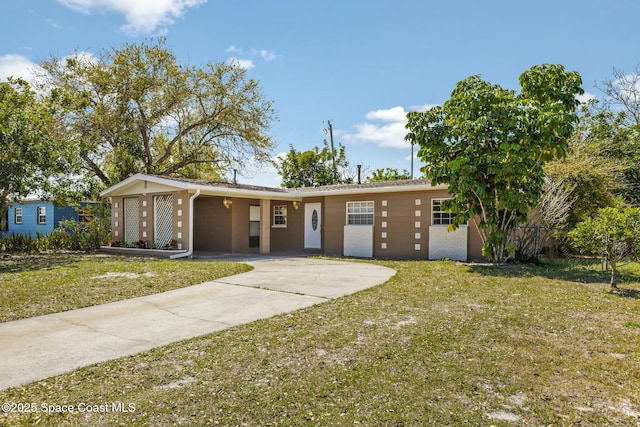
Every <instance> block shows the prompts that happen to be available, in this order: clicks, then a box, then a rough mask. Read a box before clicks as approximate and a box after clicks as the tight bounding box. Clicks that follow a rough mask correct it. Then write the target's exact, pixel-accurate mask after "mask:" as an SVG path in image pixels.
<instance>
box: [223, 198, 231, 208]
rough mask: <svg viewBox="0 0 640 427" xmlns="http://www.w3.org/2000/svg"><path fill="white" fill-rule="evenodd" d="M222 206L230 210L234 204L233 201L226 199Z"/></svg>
mask: <svg viewBox="0 0 640 427" xmlns="http://www.w3.org/2000/svg"><path fill="white" fill-rule="evenodd" d="M222 204H223V205H224V207H225V208H227V209H229V207H230V206H231V205H232V204H233V200H231V199H227V198H226V197H225V198H224V200H223V201H222Z"/></svg>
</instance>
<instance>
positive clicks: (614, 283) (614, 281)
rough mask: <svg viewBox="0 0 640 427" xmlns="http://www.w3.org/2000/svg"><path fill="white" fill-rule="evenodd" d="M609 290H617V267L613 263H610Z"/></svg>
mask: <svg viewBox="0 0 640 427" xmlns="http://www.w3.org/2000/svg"><path fill="white" fill-rule="evenodd" d="M609 262H611V261H609ZM611 289H618V266H617V265H616V263H615V262H611Z"/></svg>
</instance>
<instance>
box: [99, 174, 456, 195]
mask: <svg viewBox="0 0 640 427" xmlns="http://www.w3.org/2000/svg"><path fill="white" fill-rule="evenodd" d="M140 182H144V183H145V185H146V183H148V182H150V183H154V184H158V185H162V186H166V187H172V188H175V189H178V190H188V191H190V192H195V191H198V190H199V191H200V192H201V194H207V195H219V196H226V197H247V198H248V197H255V198H264V197H265V196H267V197H270V198H275V199H282V200H299V199H301V198H302V197H314V196H328V195H340V194H358V193H384V192H401V191H426V190H436V189H446V188H447V187H446V186H432V185H431V183H430V182H429V181H428V180H426V179H415V180H397V181H376V182H367V183H362V184H337V185H322V186H316V187H301V188H272V187H262V186H257V185H247V184H234V183H229V182H219V181H207V180H199V179H188V178H174V177H164V176H157V175H146V174H136V175H133V176H131V177H129V178H127V179H125V180H124V181H122V182H119V183H118V184H115V185H113V186H111V187H109V188H107V189H106V190H104V191H102V192H101V193H100V195H101V196H103V197H112V196H120V195H127V194H134V193H132V192H131V191H133V189H134V186H135V185H136V184H139V183H140Z"/></svg>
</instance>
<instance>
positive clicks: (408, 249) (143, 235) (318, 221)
mask: <svg viewBox="0 0 640 427" xmlns="http://www.w3.org/2000/svg"><path fill="white" fill-rule="evenodd" d="M101 196H103V197H108V198H109V199H110V201H111V221H112V223H111V226H112V239H113V240H114V241H117V242H118V243H119V244H122V243H126V244H132V243H133V244H135V243H138V242H141V241H142V242H144V243H145V244H146V245H148V247H150V248H151V247H154V248H163V247H169V246H170V247H174V248H177V249H181V250H182V251H183V252H182V253H179V254H176V255H175V256H174V257H179V256H189V255H191V254H192V253H193V252H194V251H195V252H216V253H261V254H275V253H308V254H325V255H336V256H354V257H374V258H404V259H442V258H448V259H453V260H470V259H481V258H482V254H481V245H482V244H481V241H480V237H479V234H478V232H477V230H476V229H475V226H474V225H473V224H471V223H470V224H469V225H466V226H461V227H459V228H458V229H457V230H455V231H453V232H449V231H448V230H447V225H448V224H450V223H451V219H452V215H451V214H449V213H447V212H445V211H443V210H442V208H441V202H442V200H444V199H446V198H447V197H448V193H447V188H446V186H432V185H431V184H430V183H429V182H428V181H427V180H404V181H385V182H372V183H365V184H348V185H346V184H345V185H330V186H319V187H309V188H297V189H283V188H268V187H259V186H253V185H241V184H232V183H220V182H209V181H201V180H191V179H181V178H168V177H161V176H154V175H145V174H137V175H134V176H132V177H130V178H128V179H125V180H124V181H122V182H120V183H118V184H116V185H114V186H112V187H110V188H108V189H106V190H104V191H103V192H102V193H101Z"/></svg>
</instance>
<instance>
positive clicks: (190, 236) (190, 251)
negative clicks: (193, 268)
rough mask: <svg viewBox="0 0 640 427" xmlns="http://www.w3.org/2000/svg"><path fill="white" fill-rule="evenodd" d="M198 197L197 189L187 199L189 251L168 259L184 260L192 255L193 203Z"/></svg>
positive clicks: (198, 190)
mask: <svg viewBox="0 0 640 427" xmlns="http://www.w3.org/2000/svg"><path fill="white" fill-rule="evenodd" d="M199 195H200V189H197V190H196V192H195V193H193V196H191V197H189V250H188V251H187V252H182V253H180V254H175V255H171V256H170V257H169V259H177V258H186V257H190V256H191V255H193V201H194V200H195V199H196V197H198V196H199Z"/></svg>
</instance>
